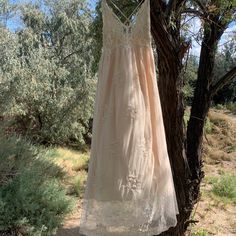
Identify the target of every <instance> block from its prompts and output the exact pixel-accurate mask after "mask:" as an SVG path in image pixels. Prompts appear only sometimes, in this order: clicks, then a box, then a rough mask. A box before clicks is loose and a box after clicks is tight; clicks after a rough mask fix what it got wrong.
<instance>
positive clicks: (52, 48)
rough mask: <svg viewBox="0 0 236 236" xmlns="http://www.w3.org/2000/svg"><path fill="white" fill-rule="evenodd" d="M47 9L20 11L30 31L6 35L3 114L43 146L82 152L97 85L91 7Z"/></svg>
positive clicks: (73, 3) (71, 4)
mask: <svg viewBox="0 0 236 236" xmlns="http://www.w3.org/2000/svg"><path fill="white" fill-rule="evenodd" d="M41 4H42V5H41ZM41 4H38V3H37V2H34V3H29V4H25V5H18V6H17V7H18V9H19V10H20V11H19V14H20V17H21V19H22V21H23V23H24V25H25V27H23V28H22V29H20V30H18V31H17V32H14V33H13V32H10V31H9V30H8V29H6V28H5V27H3V28H2V29H1V31H0V38H1V39H2V40H1V41H2V43H1V44H0V47H2V49H3V50H2V52H3V53H2V54H1V55H0V61H1V62H2V63H1V67H0V75H2V77H1V83H0V91H1V92H0V111H1V113H2V114H3V115H4V116H5V117H7V116H8V117H9V116H10V117H11V119H12V120H15V121H16V122H15V126H16V128H17V130H19V129H20V130H21V132H22V133H24V134H26V133H27V134H28V135H29V136H30V137H31V139H34V140H36V141H37V142H41V143H45V144H69V145H70V144H73V146H74V145H76V146H80V147H82V146H84V144H85V140H84V136H85V134H86V133H88V131H89V122H90V118H91V116H92V108H93V102H94V99H93V98H94V93H95V85H96V84H95V82H96V81H95V79H94V78H95V76H94V74H93V73H92V71H91V70H92V68H91V66H92V62H93V56H92V54H91V39H90V37H89V31H90V30H89V26H90V25H91V20H92V18H91V16H90V12H89V9H88V7H87V5H86V2H85V1H79V0H69V1H66V0H60V1H41ZM13 39H14V40H13ZM9 61H10V63H9ZM88 135H89V134H88Z"/></svg>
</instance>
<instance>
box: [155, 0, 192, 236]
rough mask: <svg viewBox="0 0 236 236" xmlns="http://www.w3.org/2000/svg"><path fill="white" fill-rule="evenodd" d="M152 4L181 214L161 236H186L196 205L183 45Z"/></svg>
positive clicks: (161, 83)
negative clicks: (188, 147) (188, 140)
mask: <svg viewBox="0 0 236 236" xmlns="http://www.w3.org/2000/svg"><path fill="white" fill-rule="evenodd" d="M152 4H153V6H152V7H151V30H152V36H153V39H154V41H155V44H156V45H157V53H158V88H159V93H160V100H161V104H162V112H163V119H164V126H165V132H166V141H167V146H168V153H169V158H170V163H171V167H172V172H173V178H174V183H175V190H176V195H177V200H178V206H179V211H180V214H179V215H177V218H178V224H177V226H176V227H171V228H170V229H169V230H168V231H166V232H163V233H161V234H160V235H171V236H174V235H184V232H185V231H186V228H187V226H188V223H187V220H188V219H189V217H190V214H191V211H192V209H193V205H194V202H195V201H193V202H192V201H190V199H192V197H190V196H189V189H190V187H191V186H190V185H189V184H190V182H189V181H188V180H189V179H190V174H191V173H190V170H189V168H188V163H187V160H186V153H185V143H186V128H185V127H184V120H183V116H184V106H183V95H182V86H183V77H182V76H181V73H182V68H183V66H182V57H183V53H182V51H183V50H184V46H183V45H181V43H180V42H179V41H178V40H176V38H175V39H174V37H173V39H172V38H170V35H169V33H168V32H167V30H166V29H167V26H166V22H165V20H164V18H163V15H162V14H161V13H160V11H158V14H157V13H156V12H155V11H154V9H155V10H157V9H160V6H159V5H158V2H157V1H156V2H153V3H152ZM182 49H183V50H182Z"/></svg>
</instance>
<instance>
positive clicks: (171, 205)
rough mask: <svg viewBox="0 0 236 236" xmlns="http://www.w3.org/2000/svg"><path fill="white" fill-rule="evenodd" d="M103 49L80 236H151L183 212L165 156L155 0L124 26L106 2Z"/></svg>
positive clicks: (171, 224)
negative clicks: (153, 21)
mask: <svg viewBox="0 0 236 236" xmlns="http://www.w3.org/2000/svg"><path fill="white" fill-rule="evenodd" d="M100 10H101V11H102V17H103V48H102V54H101V58H100V61H99V68H98V83H97V90H96V98H95V105H94V117H93V125H92V143H91V152H90V159H89V169H88V177H87V181H86V188H85V193H84V198H83V203H82V213H81V219H80V229H79V233H80V235H86V236H95V235H96V236H106V235H114V236H118V235H119V236H120V235H122V236H129V235H132V236H139V235H145V236H149V235H150V236H151V235H158V234H160V233H161V232H163V231H166V230H167V229H168V228H169V227H171V226H175V225H176V223H177V219H176V214H179V211H178V204H177V200H176V193H175V188H174V183H173V177H172V170H171V166H170V162H169V157H168V153H167V146H166V137H165V131H164V125H163V118H162V110H161V104H160V98H159V91H158V87H157V82H156V72H155V62H154V54H153V49H152V46H151V32H150V0H145V1H144V2H143V3H142V4H141V5H140V7H139V9H138V11H137V13H136V17H135V21H130V24H129V25H126V24H124V23H123V22H122V21H121V20H120V19H119V18H118V16H117V15H116V14H115V13H114V11H113V10H112V8H111V7H110V6H109V5H108V3H107V2H106V0H102V2H101V8H100Z"/></svg>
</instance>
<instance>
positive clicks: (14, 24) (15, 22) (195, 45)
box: [7, 0, 236, 57]
mask: <svg viewBox="0 0 236 236" xmlns="http://www.w3.org/2000/svg"><path fill="white" fill-rule="evenodd" d="M32 1H34V0H31V1H30V0H10V2H12V3H23V2H32ZM96 3H97V0H88V6H89V7H90V8H91V9H93V10H94V9H95V6H96ZM190 24H191V28H190V30H191V34H192V35H194V34H196V33H197V32H198V31H199V29H200V26H201V23H200V20H199V19H197V18H194V20H192V21H190ZM7 26H8V28H9V29H10V30H12V31H15V30H16V29H18V28H21V27H22V24H21V23H20V19H19V18H17V17H14V18H13V19H11V20H10V21H8V23H7ZM235 31H236V23H235V22H233V23H231V24H230V26H229V28H228V29H227V30H226V31H225V33H224V34H223V36H222V38H221V41H220V43H219V46H220V48H222V47H223V45H224V44H225V43H227V41H229V40H230V39H231V38H232V35H233V32H235ZM191 40H192V47H191V49H190V54H193V55H195V56H197V57H198V56H199V55H200V48H201V47H200V45H199V44H200V43H201V42H198V41H197V40H195V38H194V37H191Z"/></svg>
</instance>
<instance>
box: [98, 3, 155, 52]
mask: <svg viewBox="0 0 236 236" xmlns="http://www.w3.org/2000/svg"><path fill="white" fill-rule="evenodd" d="M101 4H102V5H101V9H102V13H103V14H102V17H103V49H105V48H108V49H111V48H113V47H117V46H121V47H131V46H135V45H136V46H147V47H151V31H150V0H144V2H143V3H142V4H141V6H140V7H139V9H138V11H137V13H136V14H135V15H134V16H135V20H134V21H130V23H129V24H128V25H126V24H124V23H123V22H122V21H121V20H120V19H119V17H118V16H117V15H116V14H115V13H114V11H113V10H112V8H111V7H110V6H109V5H108V4H107V0H102V3H101Z"/></svg>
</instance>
